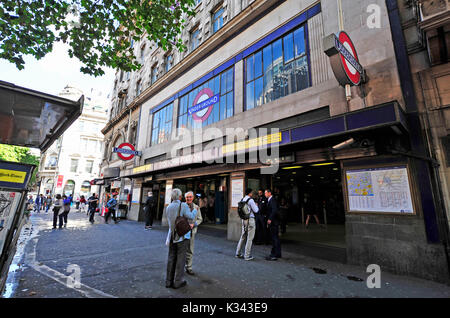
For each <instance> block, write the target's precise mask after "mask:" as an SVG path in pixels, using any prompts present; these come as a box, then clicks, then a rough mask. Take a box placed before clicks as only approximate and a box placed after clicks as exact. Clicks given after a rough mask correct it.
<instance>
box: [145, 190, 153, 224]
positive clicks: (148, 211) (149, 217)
mask: <svg viewBox="0 0 450 318" xmlns="http://www.w3.org/2000/svg"><path fill="white" fill-rule="evenodd" d="M155 207H156V200H155V198H154V197H153V192H152V191H148V193H147V201H145V206H144V212H145V229H146V230H151V229H152V226H153V217H154V215H155Z"/></svg>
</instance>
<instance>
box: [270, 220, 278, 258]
mask: <svg viewBox="0 0 450 318" xmlns="http://www.w3.org/2000/svg"><path fill="white" fill-rule="evenodd" d="M270 235H271V237H272V251H271V252H270V256H272V257H278V258H279V257H281V242H280V238H279V237H278V223H275V224H274V223H272V224H270Z"/></svg>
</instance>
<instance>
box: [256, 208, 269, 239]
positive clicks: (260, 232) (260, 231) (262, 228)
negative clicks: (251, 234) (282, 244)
mask: <svg viewBox="0 0 450 318" xmlns="http://www.w3.org/2000/svg"><path fill="white" fill-rule="evenodd" d="M255 221H256V232H255V239H254V242H255V244H264V243H265V242H266V236H267V234H266V232H267V226H266V223H265V222H264V215H261V214H260V213H255Z"/></svg>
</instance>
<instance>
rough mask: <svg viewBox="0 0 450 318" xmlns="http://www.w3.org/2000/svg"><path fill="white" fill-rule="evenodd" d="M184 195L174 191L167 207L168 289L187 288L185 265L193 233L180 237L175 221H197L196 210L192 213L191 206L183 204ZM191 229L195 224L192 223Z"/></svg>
mask: <svg viewBox="0 0 450 318" xmlns="http://www.w3.org/2000/svg"><path fill="white" fill-rule="evenodd" d="M181 198H182V193H181V190H180V189H173V190H172V193H171V199H172V203H170V204H169V205H168V206H167V209H166V214H167V221H168V223H169V232H168V233H167V239H166V245H168V246H169V255H168V260H167V276H166V287H167V288H170V287H172V288H175V289H176V288H180V287H183V286H186V281H185V280H184V265H185V263H186V251H187V249H188V246H189V243H190V238H191V232H190V231H189V232H188V233H187V234H185V235H184V236H181V237H180V236H178V234H177V233H176V232H175V220H176V218H177V216H178V214H179V215H180V216H185V217H187V218H188V219H191V220H193V219H195V216H196V214H197V211H196V210H193V211H191V209H190V208H189V206H188V205H187V204H186V203H184V202H181ZM190 225H191V229H192V228H193V227H194V224H193V223H191V224H190Z"/></svg>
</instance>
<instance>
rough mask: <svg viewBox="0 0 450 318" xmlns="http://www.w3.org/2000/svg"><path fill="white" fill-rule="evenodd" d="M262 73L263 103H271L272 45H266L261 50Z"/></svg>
mask: <svg viewBox="0 0 450 318" xmlns="http://www.w3.org/2000/svg"><path fill="white" fill-rule="evenodd" d="M263 72H264V83H263V86H264V87H263V91H264V101H263V102H264V103H269V102H271V101H272V100H273V99H272V89H273V76H272V45H268V46H267V47H265V48H264V50H263Z"/></svg>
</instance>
